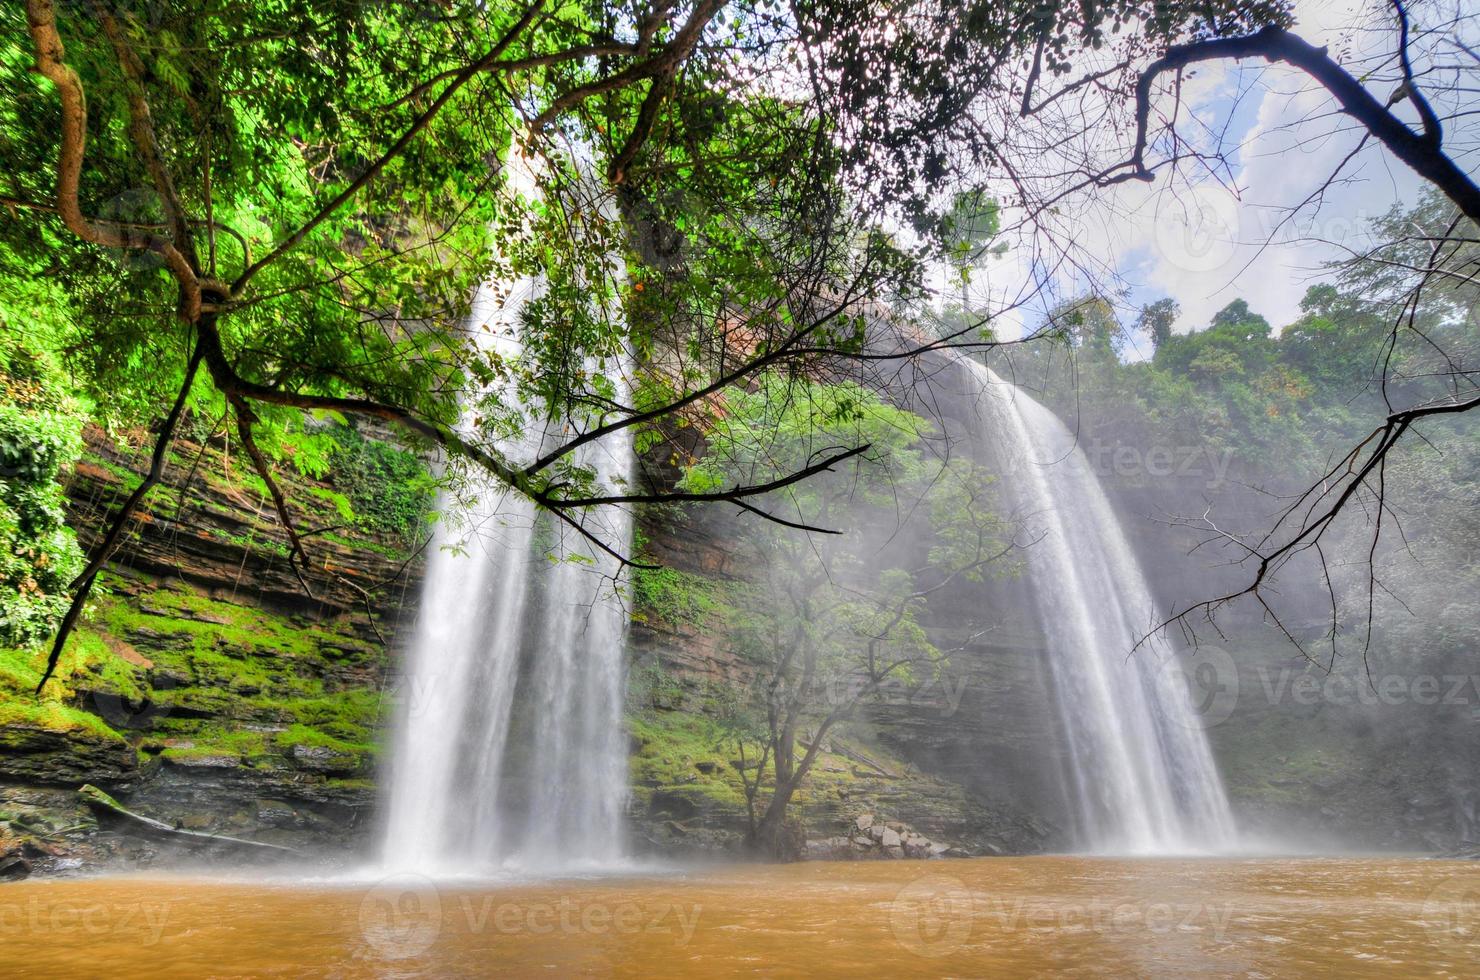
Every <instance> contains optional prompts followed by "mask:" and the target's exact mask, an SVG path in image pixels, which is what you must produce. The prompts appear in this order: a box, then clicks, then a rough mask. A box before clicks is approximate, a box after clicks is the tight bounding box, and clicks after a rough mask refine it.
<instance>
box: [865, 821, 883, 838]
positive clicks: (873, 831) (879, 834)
mask: <svg viewBox="0 0 1480 980" xmlns="http://www.w3.org/2000/svg"><path fill="white" fill-rule="evenodd" d="M886 829H887V828H886V827H885V826H884V825H883V824H881V823H876V824H874V825H873V826H872V827H870V828H869V829H868V835H869V836H870V837H872V838H873V839H874V840H883V839H884V831H885V830H886Z"/></svg>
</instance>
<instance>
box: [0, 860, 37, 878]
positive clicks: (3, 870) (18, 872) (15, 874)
mask: <svg viewBox="0 0 1480 980" xmlns="http://www.w3.org/2000/svg"><path fill="white" fill-rule="evenodd" d="M30 875H31V862H30V861H27V860H26V859H25V858H23V857H21V856H20V855H19V854H10V855H6V856H4V857H0V880H7V881H15V880H17V879H20V878H28V877H30Z"/></svg>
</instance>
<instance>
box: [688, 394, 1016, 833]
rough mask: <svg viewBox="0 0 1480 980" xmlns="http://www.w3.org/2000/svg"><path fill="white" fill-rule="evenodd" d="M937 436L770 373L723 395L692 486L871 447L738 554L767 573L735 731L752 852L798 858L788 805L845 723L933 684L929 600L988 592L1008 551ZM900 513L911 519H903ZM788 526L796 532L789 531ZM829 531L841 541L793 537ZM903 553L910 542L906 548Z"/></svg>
mask: <svg viewBox="0 0 1480 980" xmlns="http://www.w3.org/2000/svg"><path fill="white" fill-rule="evenodd" d="M930 435H931V427H930V425H929V424H928V423H927V422H926V421H925V420H924V419H922V418H920V417H919V416H916V415H914V414H912V413H909V412H906V411H903V410H901V409H898V408H894V407H892V406H890V405H887V404H885V403H884V402H882V401H879V400H878V399H877V398H875V397H873V396H871V395H870V394H869V393H868V392H867V391H866V390H864V389H863V388H861V387H859V386H858V385H856V384H851V383H839V384H823V383H810V384H807V385H805V386H802V387H801V388H797V387H796V386H791V385H787V384H786V383H785V382H784V381H782V380H781V379H778V378H774V377H768V378H766V379H764V380H763V381H762V382H761V384H760V385H759V387H758V388H757V389H756V390H754V391H747V392H735V393H732V394H730V395H729V396H727V398H726V401H725V405H724V409H723V413H722V415H721V416H720V417H718V418H716V419H715V420H714V427H713V431H712V433H711V451H710V453H709V454H708V455H706V457H705V458H704V459H703V460H702V461H701V462H700V463H699V464H698V465H696V466H695V467H693V468H692V469H691V470H690V471H689V472H688V474H687V475H686V477H685V481H686V483H687V484H688V485H690V486H700V487H702V486H705V485H709V484H712V483H717V482H727V481H732V480H741V481H744V480H748V479H760V478H764V476H765V475H766V474H770V473H775V472H781V473H784V472H787V471H789V470H790V469H793V468H795V467H797V466H799V465H802V464H803V463H804V462H805V460H806V459H807V458H809V457H811V456H812V455H814V454H815V453H817V452H825V451H826V449H825V447H826V445H827V444H828V443H829V442H831V441H834V440H836V441H839V442H842V443H851V442H855V441H863V442H866V443H867V444H868V445H869V446H870V447H871V449H870V451H869V453H868V454H866V455H864V456H859V457H855V458H854V459H853V460H851V461H850V462H849V465H848V467H847V469H846V470H840V471H838V472H835V473H831V474H827V475H826V476H825V477H823V478H820V479H813V480H808V481H807V482H806V483H804V484H798V485H795V486H793V487H790V488H788V490H787V491H786V493H785V494H784V495H781V496H780V499H775V500H771V501H768V503H767V505H768V506H771V507H773V508H775V509H774V510H773V511H772V512H771V514H770V516H771V518H772V519H771V520H769V521H764V520H755V521H751V522H749V526H748V527H747V529H746V532H745V535H744V540H743V547H744V548H745V549H746V551H747V552H748V553H750V554H751V555H753V557H754V559H755V560H756V561H757V563H758V565H759V567H760V568H761V569H762V574H761V575H760V576H759V577H758V578H759V581H758V582H757V583H756V584H755V585H754V586H753V587H752V589H751V590H750V592H749V593H748V594H747V596H746V597H745V599H744V601H743V602H742V603H741V608H740V611H739V614H738V617H737V620H736V623H735V630H734V639H733V642H734V643H735V645H736V648H737V650H738V652H739V653H740V654H741V655H742V656H743V657H744V658H745V659H746V660H747V661H748V662H749V663H750V664H751V665H752V667H753V668H754V670H755V671H756V674H755V683H754V684H753V685H752V687H751V691H750V694H751V697H750V700H749V703H748V704H746V705H744V706H742V708H743V713H742V717H741V719H740V720H739V723H738V724H737V730H738V734H737V742H738V744H739V747H740V758H741V778H742V780H743V782H744V790H745V798H746V804H747V812H748V814H749V818H750V828H749V835H748V836H749V843H750V845H751V846H752V847H753V848H755V849H756V850H758V851H760V852H763V853H765V854H767V855H769V856H773V857H778V858H792V857H795V856H796V849H797V843H798V842H797V838H796V836H795V834H794V833H793V832H792V829H791V827H790V826H789V822H788V817H787V814H788V808H789V807H790V805H791V803H792V801H793V799H794V798H795V796H796V794H797V792H798V791H799V790H800V789H801V788H802V787H803V786H804V785H805V783H806V780H807V776H808V774H809V773H810V771H811V769H812V767H813V765H814V763H815V762H816V761H817V759H818V758H819V756H820V755H821V753H822V752H823V751H824V746H825V745H826V744H827V742H828V741H829V739H830V738H831V736H832V735H833V733H834V731H835V730H836V729H837V727H838V726H840V725H842V724H844V723H845V722H847V721H848V720H850V719H852V718H853V717H855V715H856V712H857V711H858V709H859V708H860V707H861V706H863V705H867V704H868V703H870V702H871V701H873V700H874V699H875V698H877V697H878V696H879V695H880V692H881V691H882V690H884V689H885V688H886V685H891V684H908V683H910V682H916V683H918V682H920V681H921V680H924V679H927V678H930V677H933V676H935V675H936V674H937V673H938V672H939V671H940V670H941V669H942V668H943V666H944V665H945V664H946V662H947V658H948V656H949V651H945V650H942V649H940V648H938V647H937V646H936V645H935V643H933V642H932V640H931V638H930V636H929V634H928V633H927V631H926V630H925V628H924V626H923V624H922V623H921V620H920V617H921V614H922V613H923V612H924V610H925V606H926V602H927V600H928V599H929V597H930V596H931V595H933V594H935V593H938V592H940V591H941V590H943V589H946V588H948V587H949V586H951V585H952V584H953V583H958V582H967V581H981V579H982V578H983V576H984V575H986V574H988V573H989V572H999V573H1000V572H1002V571H1004V566H1002V565H996V566H994V563H997V562H999V561H1000V560H1001V559H1003V558H1005V557H1006V556H1007V554H1008V553H1009V552H1010V551H1011V549H1012V544H1011V540H1010V534H1008V533H1007V532H1006V531H1005V529H1004V526H1003V525H1002V524H1001V523H1000V522H999V521H998V519H997V518H996V516H995V514H996V508H995V507H994V497H993V492H992V488H991V484H990V481H989V480H988V479H986V478H985V477H984V475H983V474H982V473H981V471H980V470H979V469H978V468H977V467H976V466H975V465H973V464H972V463H970V462H969V461H968V460H965V459H961V458H954V459H943V460H942V459H935V458H931V456H930V455H929V453H928V448H927V447H928V440H929V438H930ZM901 515H905V516H901ZM788 525H790V527H789V526H788ZM797 525H801V526H816V525H824V526H831V527H836V528H837V529H839V530H840V531H841V532H842V533H840V534H835V535H810V534H798V533H796V532H795V531H793V530H791V527H794V526H797ZM905 542H909V543H908V544H906V543H905Z"/></svg>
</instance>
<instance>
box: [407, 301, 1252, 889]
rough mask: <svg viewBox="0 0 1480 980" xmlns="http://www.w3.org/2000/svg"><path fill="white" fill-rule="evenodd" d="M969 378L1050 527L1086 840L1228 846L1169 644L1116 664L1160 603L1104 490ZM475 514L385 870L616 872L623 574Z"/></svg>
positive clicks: (414, 657) (1009, 463)
mask: <svg viewBox="0 0 1480 980" xmlns="http://www.w3.org/2000/svg"><path fill="white" fill-rule="evenodd" d="M523 288H524V289H526V290H527V289H528V288H530V286H529V284H527V283H526V284H524V285H523ZM518 306H519V304H518V303H517V302H511V303H508V304H506V305H505V307H504V310H502V311H501V310H495V309H493V308H492V300H491V298H490V296H489V295H488V291H487V290H485V291H484V293H483V294H480V296H479V300H478V309H477V311H476V318H475V322H479V321H482V322H489V323H490V324H498V328H497V329H495V330H493V334H494V336H496V337H498V338H500V339H498V340H496V341H494V342H495V343H500V344H504V345H506V351H507V352H511V353H514V354H517V347H515V346H509V345H513V343H514V342H513V341H512V340H509V339H507V338H508V337H509V336H512V335H513V333H514V332H515V331H513V330H512V329H510V328H511V327H512V326H513V320H512V316H511V314H510V313H508V312H507V311H508V310H511V309H512V310H515V311H517V308H518ZM965 363H966V364H967V365H968V366H969V369H970V370H971V371H972V372H973V376H974V378H975V379H976V380H977V381H978V382H980V384H981V394H980V407H981V408H982V409H983V415H984V416H985V422H986V424H987V425H989V426H990V429H989V431H988V436H989V439H990V441H991V442H992V443H993V444H995V445H997V446H999V447H1000V448H1001V450H1002V455H1003V463H1004V467H1005V469H1006V473H1005V474H1004V475H1005V479H1004V480H1003V483H1004V485H1005V486H1006V487H1007V492H1008V494H1009V496H1010V498H1011V502H1012V503H1013V504H1014V505H1015V507H1016V508H1017V510H1018V511H1019V513H1020V514H1024V515H1026V517H1025V520H1026V521H1027V524H1028V526H1029V527H1030V528H1032V529H1033V530H1034V531H1035V532H1041V540H1038V541H1037V542H1036V543H1035V544H1034V545H1033V546H1032V547H1031V548H1029V549H1028V557H1027V561H1028V566H1029V573H1030V576H1031V584H1032V587H1033V593H1034V597H1035V603H1036V606H1037V612H1038V617H1039V619H1040V620H1041V622H1042V624H1043V628H1044V631H1045V634H1046V637H1047V642H1048V650H1047V652H1046V656H1047V657H1048V660H1049V666H1050V674H1051V677H1052V682H1053V689H1054V696H1055V699H1056V701H1057V704H1058V709H1059V711H1060V714H1061V719H1060V720H1061V723H1062V729H1063V732H1064V740H1065V745H1066V746H1067V753H1066V755H1067V762H1068V765H1067V767H1066V769H1067V777H1066V780H1067V783H1068V785H1067V787H1066V789H1067V792H1066V795H1067V797H1068V798H1069V799H1070V800H1071V801H1072V806H1073V807H1074V808H1075V810H1076V812H1075V813H1074V814H1073V818H1074V823H1075V824H1076V826H1077V830H1078V834H1079V840H1080V841H1081V843H1082V845H1083V846H1084V847H1085V848H1086V849H1088V850H1092V851H1100V852H1109V853H1125V854H1165V853H1195V852H1206V851H1216V850H1220V849H1226V848H1228V847H1229V846H1230V845H1231V844H1232V841H1233V834H1234V830H1233V821H1232V818H1231V816H1230V814H1229V808H1228V801H1227V799H1226V797H1225V796H1224V792H1223V787H1222V784H1221V781H1220V780H1219V777H1218V771H1217V768H1216V766H1215V764H1214V761H1213V757H1212V754H1211V752H1210V751H1209V748H1208V743H1207V739H1206V737H1205V735H1204V733H1203V731H1202V729H1201V727H1200V726H1199V724H1198V719H1197V717H1196V716H1195V714H1194V712H1193V711H1192V707H1191V705H1190V702H1189V696H1188V691H1187V689H1186V686H1185V684H1184V683H1183V682H1182V679H1181V675H1180V673H1179V671H1178V670H1177V668H1176V665H1175V664H1174V663H1172V652H1171V650H1170V648H1169V647H1168V646H1167V645H1166V644H1165V643H1163V642H1162V641H1161V640H1160V639H1159V638H1158V639H1153V640H1151V641H1149V642H1148V643H1146V644H1145V645H1143V646H1142V647H1141V649H1140V650H1138V651H1137V652H1136V653H1135V654H1133V655H1132V654H1130V653H1129V651H1130V648H1131V646H1132V644H1133V643H1134V642H1135V640H1136V639H1137V638H1139V637H1140V636H1141V635H1142V634H1143V633H1144V632H1145V631H1146V629H1147V628H1148V627H1149V626H1150V625H1152V621H1153V616H1154V612H1155V606H1154V604H1153V602H1152V598H1151V595H1150V591H1149V589H1148V587H1147V584H1146V581H1145V578H1144V576H1143V575H1142V573H1141V570H1140V567H1139V566H1138V565H1137V562H1136V559H1135V556H1134V555H1133V553H1132V551H1131V548H1130V545H1129V542H1128V541H1127V540H1126V537H1125V534H1124V532H1123V530H1122V529H1121V527H1120V523H1119V522H1118V521H1117V519H1116V517H1115V514H1114V513H1113V511H1112V510H1111V507H1110V504H1109V502H1108V500H1107V499H1106V497H1105V494H1104V491H1103V490H1102V489H1101V487H1100V484H1099V480H1098V479H1097V478H1096V476H1095V474H1094V472H1093V470H1092V469H1091V467H1090V465H1089V463H1088V460H1087V459H1086V458H1085V456H1084V454H1083V453H1082V452H1080V450H1079V449H1078V448H1077V447H1076V446H1075V444H1074V442H1075V441H1074V438H1073V436H1072V434H1071V433H1070V432H1069V431H1068V430H1067V429H1066V428H1065V427H1064V425H1063V423H1061V422H1060V421H1059V420H1058V419H1057V418H1056V417H1055V416H1054V415H1053V414H1052V413H1051V412H1049V411H1048V410H1047V409H1045V408H1044V407H1043V406H1041V405H1039V404H1038V403H1036V402H1034V401H1033V400H1032V399H1030V398H1028V397H1027V396H1025V395H1023V394H1022V393H1021V392H1019V391H1018V390H1017V389H1015V388H1014V387H1012V386H1011V385H1008V384H1005V383H1004V382H1002V381H1001V380H1000V379H998V378H997V376H996V375H994V374H993V373H992V372H991V371H990V370H988V369H987V368H986V367H985V366H983V365H981V364H978V363H975V362H973V361H969V360H968V361H965ZM468 424H471V420H469V421H468ZM556 435H557V434H555V433H549V432H544V431H529V432H526V433H525V434H524V435H523V436H521V437H520V438H519V439H518V440H514V442H515V443H516V444H514V445H506V446H505V447H504V449H505V451H506V452H507V453H508V455H510V456H511V457H512V458H515V459H529V458H532V457H533V456H535V455H537V454H538V453H539V452H540V451H541V449H542V448H548V447H547V443H551V442H552V441H553V440H554V439H555V438H556ZM578 463H579V464H580V465H582V466H584V467H589V468H591V469H593V470H594V471H595V472H596V473H597V475H598V479H599V482H600V483H601V484H602V485H603V486H606V487H612V486H614V485H617V484H620V483H622V482H623V481H625V480H626V479H627V477H628V474H629V472H630V470H631V466H632V459H631V446H630V442H628V441H626V440H624V439H616V440H611V441H607V440H602V441H599V442H597V443H595V444H592V445H591V446H589V447H585V448H584V449H583V450H582V452H581V455H580V457H579V459H578ZM466 509H467V511H468V513H467V514H466V520H465V521H464V522H453V526H449V525H447V524H444V526H443V528H442V529H441V530H440V531H439V533H438V535H437V538H436V540H435V541H434V547H433V550H432V552H431V557H430V560H429V564H428V569H427V576H426V580H425V585H424V593H423V597H422V605H421V610H420V616H419V618H418V621H417V627H416V632H415V637H414V640H413V642H412V645H411V648H410V651H409V653H408V661H407V663H406V665H405V670H404V672H403V677H404V681H403V683H402V684H401V685H400V695H401V697H400V699H399V701H400V703H399V705H398V708H399V717H398V718H397V722H396V729H395V737H394V741H393V744H392V746H391V750H392V755H391V769H390V774H391V775H390V779H389V781H388V786H387V805H386V822H385V838H384V852H383V863H384V864H385V865H386V866H388V867H393V868H396V869H404V870H412V871H417V872H421V873H425V874H439V875H457V874H485V873H489V872H494V871H499V870H529V871H538V872H549V871H563V870H579V869H582V868H599V867H609V866H611V865H613V864H615V863H616V862H618V861H619V860H620V859H621V857H622V853H623V844H622V841H623V837H624V833H623V826H622V825H623V820H622V814H623V809H624V804H625V800H626V791H627V790H626V769H627V758H626V756H627V739H626V738H625V736H624V735H623V727H622V706H623V695H624V650H623V645H624V638H625V632H626V614H625V611H624V610H623V608H622V605H621V602H620V600H619V597H618V595H617V593H616V580H617V574H618V572H619V571H620V569H618V568H617V567H615V565H616V562H615V561H614V560H613V559H612V558H611V557H610V556H607V555H605V554H603V553H601V552H600V551H597V550H594V549H592V548H591V546H590V545H589V544H588V543H587V542H586V541H585V540H584V539H583V538H581V537H580V536H579V535H576V534H575V533H574V532H572V531H571V530H570V529H569V528H565V527H563V526H562V525H561V524H560V523H558V522H556V521H553V520H551V519H549V518H548V516H542V515H539V514H537V513H536V512H535V511H534V508H533V506H532V505H531V504H530V503H529V502H528V501H526V500H524V499H523V498H521V497H519V496H518V495H516V494H510V493H505V492H504V491H503V490H501V489H499V488H497V487H493V486H488V487H486V488H483V489H480V490H477V491H476V492H475V493H474V495H473V500H472V502H471V504H468V505H466ZM588 520H590V521H591V524H590V527H591V530H592V531H593V532H595V533H596V534H598V535H599V536H600V537H601V539H602V540H604V541H607V542H610V543H612V544H614V545H617V546H619V547H621V546H625V544H626V543H627V542H629V541H630V539H631V525H630V517H629V515H628V514H627V513H626V512H625V510H623V509H621V508H607V509H604V510H600V511H599V512H598V513H597V514H595V515H594V516H592V517H589V518H588ZM469 526H470V529H469Z"/></svg>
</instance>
